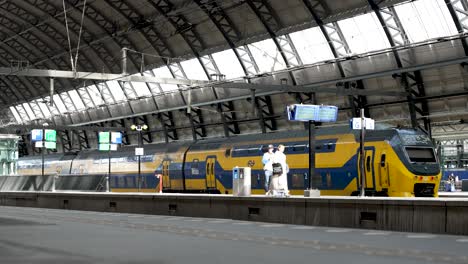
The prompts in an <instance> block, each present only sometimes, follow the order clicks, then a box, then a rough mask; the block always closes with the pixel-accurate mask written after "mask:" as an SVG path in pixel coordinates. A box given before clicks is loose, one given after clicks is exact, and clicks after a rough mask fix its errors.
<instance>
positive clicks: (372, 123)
mask: <svg viewBox="0 0 468 264" xmlns="http://www.w3.org/2000/svg"><path fill="white" fill-rule="evenodd" d="M364 120H365V123H366V129H370V130H374V128H375V121H374V119H371V118H366V119H364Z"/></svg>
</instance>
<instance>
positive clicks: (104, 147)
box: [99, 143, 110, 151]
mask: <svg viewBox="0 0 468 264" xmlns="http://www.w3.org/2000/svg"><path fill="white" fill-rule="evenodd" d="M99 150H101V151H109V150H110V144H109V143H104V144H102V143H100V144H99Z"/></svg>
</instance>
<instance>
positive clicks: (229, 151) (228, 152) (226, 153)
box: [224, 149, 231, 157]
mask: <svg viewBox="0 0 468 264" xmlns="http://www.w3.org/2000/svg"><path fill="white" fill-rule="evenodd" d="M224 156H225V157H229V156H231V149H226V152H224Z"/></svg>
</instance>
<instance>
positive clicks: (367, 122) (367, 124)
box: [351, 117, 375, 130]
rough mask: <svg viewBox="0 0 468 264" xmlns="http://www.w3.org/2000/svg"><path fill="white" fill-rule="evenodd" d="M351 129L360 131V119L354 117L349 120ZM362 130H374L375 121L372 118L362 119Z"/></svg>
mask: <svg viewBox="0 0 468 264" xmlns="http://www.w3.org/2000/svg"><path fill="white" fill-rule="evenodd" d="M351 127H352V129H361V128H362V122H361V118H360V117H354V118H353V119H351ZM364 128H365V129H369V130H374V129H375V120H374V119H372V118H364Z"/></svg>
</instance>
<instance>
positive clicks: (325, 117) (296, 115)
mask: <svg viewBox="0 0 468 264" xmlns="http://www.w3.org/2000/svg"><path fill="white" fill-rule="evenodd" d="M287 112H288V119H289V120H290V121H315V122H336V119H337V117H338V107H336V106H332V105H303V104H294V105H290V106H288V107H287Z"/></svg>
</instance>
